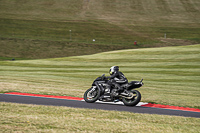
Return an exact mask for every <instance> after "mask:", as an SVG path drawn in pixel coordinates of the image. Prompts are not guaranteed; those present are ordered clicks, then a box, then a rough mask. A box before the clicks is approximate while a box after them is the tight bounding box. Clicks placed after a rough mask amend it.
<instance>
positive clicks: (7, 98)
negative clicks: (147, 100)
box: [0, 94, 200, 118]
mask: <svg viewBox="0 0 200 133" xmlns="http://www.w3.org/2000/svg"><path fill="white" fill-rule="evenodd" d="M0 102H12V103H23V104H36V105H48V106H66V107H74V108H87V109H100V110H114V111H127V112H133V113H146V114H159V115H173V116H184V117H196V118H200V112H190V111H181V110H170V109H159V108H150V107H141V106H134V107H128V106H124V105H116V104H104V103H86V102H84V101H76V100H65V99H54V98H41V97H31V96H18V95H8V94H0Z"/></svg>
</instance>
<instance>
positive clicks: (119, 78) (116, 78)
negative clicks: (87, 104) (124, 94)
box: [106, 71, 128, 91]
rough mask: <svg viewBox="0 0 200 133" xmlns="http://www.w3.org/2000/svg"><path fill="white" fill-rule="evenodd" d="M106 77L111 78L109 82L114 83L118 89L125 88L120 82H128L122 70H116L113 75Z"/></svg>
mask: <svg viewBox="0 0 200 133" xmlns="http://www.w3.org/2000/svg"><path fill="white" fill-rule="evenodd" d="M106 78H107V79H110V80H109V82H108V84H110V85H114V86H115V88H117V89H118V91H123V88H122V87H121V86H120V84H124V83H127V82H128V80H127V78H126V77H125V76H124V74H123V73H122V72H120V71H115V72H114V73H113V74H112V75H111V76H109V77H106Z"/></svg>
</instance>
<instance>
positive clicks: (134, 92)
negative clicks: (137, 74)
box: [122, 90, 141, 106]
mask: <svg viewBox="0 0 200 133" xmlns="http://www.w3.org/2000/svg"><path fill="white" fill-rule="evenodd" d="M130 93H131V95H132V98H130V99H129V98H125V97H123V98H122V102H123V103H124V105H126V106H135V105H137V104H138V103H139V102H140V100H141V94H140V92H139V91H137V90H132V91H130Z"/></svg>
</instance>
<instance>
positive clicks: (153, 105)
mask: <svg viewBox="0 0 200 133" xmlns="http://www.w3.org/2000/svg"><path fill="white" fill-rule="evenodd" d="M5 94H9V95H20V96H32V97H43V98H56V99H68V100H77V101H84V99H83V98H80V97H71V96H54V95H41V94H30V93H20V92H9V93H5ZM137 106H142V107H152V108H162V109H172V110H182V111H192V112H200V109H195V108H188V107H179V106H170V105H161V104H152V103H142V102H140V103H139V104H138V105H137Z"/></svg>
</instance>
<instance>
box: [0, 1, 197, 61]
mask: <svg viewBox="0 0 200 133" xmlns="http://www.w3.org/2000/svg"><path fill="white" fill-rule="evenodd" d="M199 7H200V2H199V1H197V0H190V1H185V0H180V1H171V0H162V1H157V0H152V1H151V2H150V1H148V0H143V1H140V0H135V1H132V0H125V1H121V0H110V1H105V0H103V1H99V0H92V1H91V0H67V1H66V0H57V1H54V0H42V1H35V0H19V1H16V0H12V1H11V0H1V3H0V29H1V30H0V57H9V58H32V59H36V58H52V57H66V56H74V55H85V54H94V53H99V52H105V51H113V50H117V49H127V48H128V49H130V48H143V47H162V46H174V45H176V46H177V45H190V44H196V43H199V42H200V39H199V34H200V28H199V27H200V15H199V14H200V8H199ZM165 35H166V36H165ZM164 37H166V38H167V39H164ZM93 39H95V42H94V41H93ZM134 41H137V43H138V46H133V43H134ZM180 42H181V43H180ZM72 48H73V49H72ZM80 49H81V50H80ZM91 51H92V52H91ZM36 55H38V56H36Z"/></svg>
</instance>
